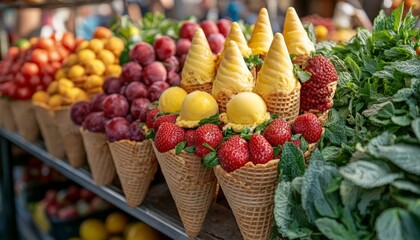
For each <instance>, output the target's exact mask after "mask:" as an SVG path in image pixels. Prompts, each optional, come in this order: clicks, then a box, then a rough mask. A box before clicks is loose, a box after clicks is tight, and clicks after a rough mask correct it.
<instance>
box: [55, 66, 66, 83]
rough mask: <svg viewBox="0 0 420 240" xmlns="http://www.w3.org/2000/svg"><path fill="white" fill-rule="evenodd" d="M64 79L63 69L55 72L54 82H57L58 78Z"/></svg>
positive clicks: (64, 72)
mask: <svg viewBox="0 0 420 240" xmlns="http://www.w3.org/2000/svg"><path fill="white" fill-rule="evenodd" d="M65 77H66V71H64V69H62V68H61V69H59V70H58V71H57V72H55V75H54V78H55V80H58V79H60V78H65Z"/></svg>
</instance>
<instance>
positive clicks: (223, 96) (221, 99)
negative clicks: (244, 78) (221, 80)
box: [215, 90, 235, 113]
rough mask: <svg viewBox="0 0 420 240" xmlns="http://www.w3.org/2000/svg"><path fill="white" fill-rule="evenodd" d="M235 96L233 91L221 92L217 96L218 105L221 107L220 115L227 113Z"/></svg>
mask: <svg viewBox="0 0 420 240" xmlns="http://www.w3.org/2000/svg"><path fill="white" fill-rule="evenodd" d="M234 95H235V94H234V93H233V92H231V91H223V90H222V91H220V92H219V93H217V96H215V99H216V102H217V105H219V113H224V112H226V105H227V103H228V102H229V101H230V99H231V98H232V97H233V96H234Z"/></svg>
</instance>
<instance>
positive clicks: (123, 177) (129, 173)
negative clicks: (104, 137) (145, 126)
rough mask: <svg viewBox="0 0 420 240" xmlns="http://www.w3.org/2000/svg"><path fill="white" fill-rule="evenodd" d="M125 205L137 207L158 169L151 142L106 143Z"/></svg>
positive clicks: (124, 141)
mask: <svg viewBox="0 0 420 240" xmlns="http://www.w3.org/2000/svg"><path fill="white" fill-rule="evenodd" d="M108 145H109V149H110V151H111V154H112V159H113V160H114V164H115V168H116V170H117V174H118V177H119V179H120V181H121V185H122V189H123V191H124V195H125V198H126V200H127V204H128V206H130V207H137V206H139V205H140V204H141V203H142V202H143V200H144V198H145V197H146V194H147V190H148V189H149V185H150V182H152V180H153V178H154V176H155V173H156V171H157V168H158V162H157V160H156V156H155V153H154V151H153V147H152V142H151V141H150V140H145V141H143V142H134V141H129V140H121V141H117V142H113V143H108Z"/></svg>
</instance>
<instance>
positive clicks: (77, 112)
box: [70, 102, 91, 126]
mask: <svg viewBox="0 0 420 240" xmlns="http://www.w3.org/2000/svg"><path fill="white" fill-rule="evenodd" d="M90 107H91V106H90V103H88V102H77V103H76V104H74V105H73V106H72V107H71V109H70V118H71V120H72V121H73V123H74V124H76V125H79V126H80V125H82V124H83V121H84V120H85V118H86V117H87V115H89V113H90Z"/></svg>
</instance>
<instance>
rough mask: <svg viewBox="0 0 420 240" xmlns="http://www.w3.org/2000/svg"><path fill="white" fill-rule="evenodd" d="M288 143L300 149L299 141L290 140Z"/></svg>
mask: <svg viewBox="0 0 420 240" xmlns="http://www.w3.org/2000/svg"><path fill="white" fill-rule="evenodd" d="M290 142H291V143H293V144H295V146H296V147H298V148H299V149H300V139H295V140H291V141H290Z"/></svg>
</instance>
